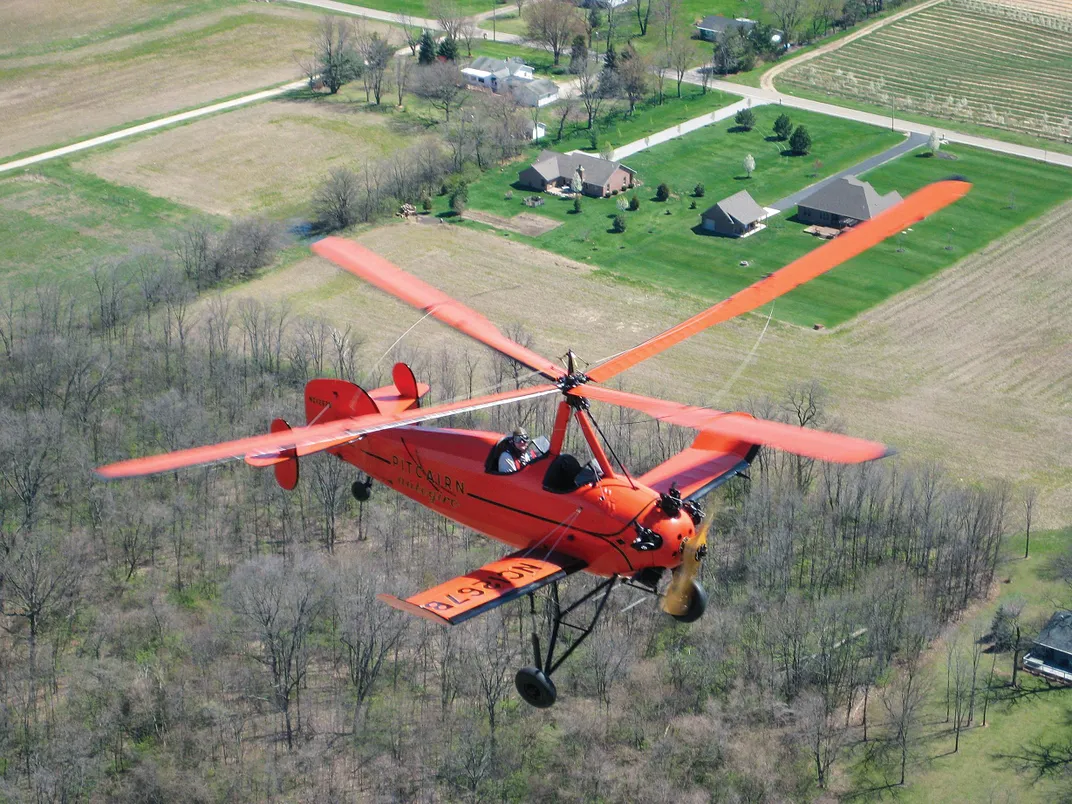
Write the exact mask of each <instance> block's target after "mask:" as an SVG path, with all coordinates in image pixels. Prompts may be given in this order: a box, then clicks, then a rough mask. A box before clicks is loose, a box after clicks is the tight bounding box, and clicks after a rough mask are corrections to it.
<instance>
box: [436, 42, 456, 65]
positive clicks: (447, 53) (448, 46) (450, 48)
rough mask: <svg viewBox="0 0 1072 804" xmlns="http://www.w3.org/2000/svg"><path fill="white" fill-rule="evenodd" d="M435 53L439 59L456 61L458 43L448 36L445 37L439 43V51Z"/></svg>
mask: <svg viewBox="0 0 1072 804" xmlns="http://www.w3.org/2000/svg"><path fill="white" fill-rule="evenodd" d="M437 55H438V56H439V57H440V58H441V59H446V60H447V61H457V60H458V43H457V42H455V41H454V40H453V39H451V38H450V37H449V36H448V37H446V38H445V39H444V40H443V41H442V42H440V43H439V52H438V54H437Z"/></svg>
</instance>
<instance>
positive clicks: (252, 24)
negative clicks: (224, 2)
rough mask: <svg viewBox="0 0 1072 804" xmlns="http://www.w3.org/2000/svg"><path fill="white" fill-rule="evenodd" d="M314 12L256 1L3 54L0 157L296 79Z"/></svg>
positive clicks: (384, 27) (0, 67)
mask: <svg viewBox="0 0 1072 804" xmlns="http://www.w3.org/2000/svg"><path fill="white" fill-rule="evenodd" d="M187 10H190V9H187ZM318 19H319V15H318V14H317V13H316V12H315V11H314V10H302V9H289V8H288V9H284V8H280V7H277V6H275V5H268V4H260V3H256V4H253V3H250V4H243V5H242V6H240V7H238V8H221V9H209V10H208V11H204V12H203V13H200V14H197V15H192V16H186V17H182V18H180V19H178V20H176V21H174V22H172V23H170V24H166V25H157V26H154V27H151V28H148V29H146V30H139V31H137V32H136V33H130V34H124V35H122V36H119V37H116V38H113V39H109V40H107V41H105V42H102V43H97V44H88V45H85V46H83V47H79V48H76V49H73V50H68V51H64V52H60V53H50V54H47V55H43V56H27V57H19V58H0V102H3V103H4V106H5V112H6V120H5V125H4V126H3V128H2V129H0V156H12V155H14V154H16V153H23V152H27V151H33V150H43V149H44V148H46V147H48V146H51V145H56V144H60V143H63V142H67V141H70V140H73V139H80V138H83V137H88V136H92V135H95V134H98V133H100V132H102V131H106V130H109V129H113V128H115V127H117V126H121V125H124V124H127V123H130V122H132V121H136V120H143V119H145V118H151V117H155V116H160V115H164V114H167V113H171V112H174V111H177V110H180V109H186V108H190V107H193V106H197V105H201V104H205V103H210V102H213V101H215V100H218V99H220V98H223V97H227V96H230V95H233V94H235V93H239V92H243V91H251V92H252V91H255V90H257V89H261V88H263V87H266V86H271V85H274V84H278V83H282V82H285V81H291V80H294V79H295V78H297V77H299V76H300V75H301V69H300V67H299V64H298V62H299V60H300V59H301V58H303V57H304V55H305V54H306V53H307V52H308V50H309V47H310V38H311V36H312V34H313V31H314V30H315V28H316V25H317V21H318ZM366 27H368V28H370V29H376V30H380V31H382V32H386V31H388V30H390V27H389V26H387V25H384V24H381V23H367V25H366ZM72 41H73V40H72Z"/></svg>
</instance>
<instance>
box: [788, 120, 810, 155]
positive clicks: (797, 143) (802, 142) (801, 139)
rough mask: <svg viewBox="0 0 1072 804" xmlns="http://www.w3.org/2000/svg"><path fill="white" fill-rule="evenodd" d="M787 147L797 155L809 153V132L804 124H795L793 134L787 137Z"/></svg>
mask: <svg viewBox="0 0 1072 804" xmlns="http://www.w3.org/2000/svg"><path fill="white" fill-rule="evenodd" d="M789 148H790V150H792V152H793V153H795V154H797V155H799V156H805V155H807V154H809V153H811V134H809V133H808V130H807V129H806V128H804V126H797V129H796V131H794V132H793V136H791V137H790V138H789Z"/></svg>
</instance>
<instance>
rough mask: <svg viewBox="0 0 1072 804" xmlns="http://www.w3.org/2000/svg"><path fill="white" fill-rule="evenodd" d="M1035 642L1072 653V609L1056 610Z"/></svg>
mask: <svg viewBox="0 0 1072 804" xmlns="http://www.w3.org/2000/svg"><path fill="white" fill-rule="evenodd" d="M1035 644H1036V645H1043V646H1045V647H1047V648H1052V649H1054V650H1059V651H1061V652H1062V653H1072V611H1058V612H1055V613H1054V615H1053V616H1052V617H1050V621H1049V622H1048V623H1046V627H1045V628H1043V629H1042V631H1041V632H1040V633H1039V635H1038V637H1036V638H1035Z"/></svg>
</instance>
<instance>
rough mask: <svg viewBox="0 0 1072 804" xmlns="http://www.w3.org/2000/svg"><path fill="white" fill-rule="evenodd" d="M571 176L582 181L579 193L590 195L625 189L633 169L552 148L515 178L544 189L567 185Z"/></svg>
mask: <svg viewBox="0 0 1072 804" xmlns="http://www.w3.org/2000/svg"><path fill="white" fill-rule="evenodd" d="M574 176H577V177H579V178H580V180H581V192H582V193H584V194H585V195H588V196H591V197H592V198H603V197H604V196H608V195H610V194H611V193H613V192H615V191H621V190H627V189H629V188H630V187H632V186H634V184H635V183H636V171H635V170H633V169H632V168H628V167H626V166H625V165H623V164H621V163H620V162H611V161H610V160H608V159H601V158H600V157H598V156H592V155H590V154H583V153H571V154H560V153H557V152H555V151H544V152H542V153H541V154H540V155H539V157H537V159H536V161H535V162H533V163H532V164H531V165H529V166H528V167H527V168H525V169H524V170H522V171H521V172H520V173H518V174H517V181H518V183H519V184H520V185H521V186H523V187H527V188H529V189H531V190H547V189H549V188H554V187H569V186H570V184H571V182H572V181H573V177H574Z"/></svg>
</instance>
